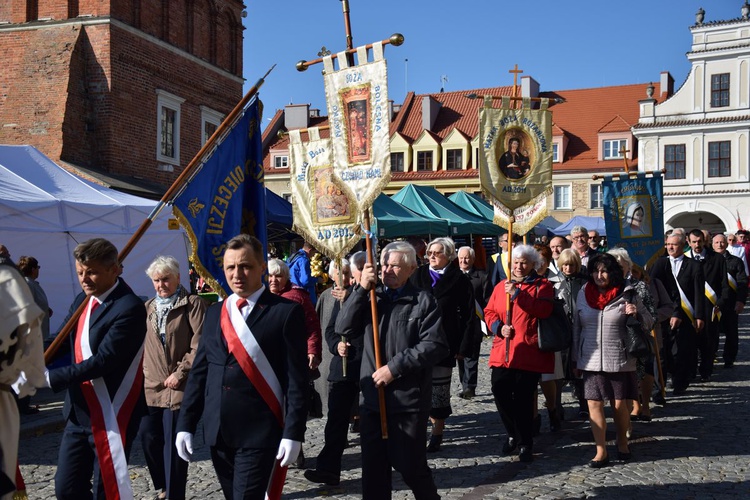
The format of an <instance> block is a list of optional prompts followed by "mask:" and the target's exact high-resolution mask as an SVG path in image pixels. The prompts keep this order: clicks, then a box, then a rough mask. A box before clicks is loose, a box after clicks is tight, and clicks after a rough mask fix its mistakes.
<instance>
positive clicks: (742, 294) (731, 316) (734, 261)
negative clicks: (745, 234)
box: [712, 233, 747, 368]
mask: <svg viewBox="0 0 750 500" xmlns="http://www.w3.org/2000/svg"><path fill="white" fill-rule="evenodd" d="M727 245H728V242H727V237H726V236H724V235H723V234H721V233H719V234H717V235H715V236H714V237H713V239H712V247H713V249H714V252H716V253H717V254H718V255H721V256H722V257H724V259H725V262H726V265H727V282H728V284H729V295H728V296H727V300H726V301H725V302H724V307H723V308H722V310H721V313H722V314H721V323H720V325H719V330H720V332H723V333H724V353H723V355H722V357H723V358H724V368H732V366H734V361H735V360H736V359H737V349H738V344H739V331H738V328H739V323H738V322H739V314H740V313H741V312H742V310H743V309H744V308H745V302H746V301H747V274H746V273H745V262H743V260H742V259H740V258H739V257H735V256H734V255H732V254H731V253H729V251H728V250H727ZM717 340H718V339H717ZM716 347H717V350H718V345H717V346H716Z"/></svg>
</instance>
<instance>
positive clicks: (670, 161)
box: [664, 144, 685, 180]
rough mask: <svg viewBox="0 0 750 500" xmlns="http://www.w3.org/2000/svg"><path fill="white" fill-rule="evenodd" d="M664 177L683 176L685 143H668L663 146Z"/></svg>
mask: <svg viewBox="0 0 750 500" xmlns="http://www.w3.org/2000/svg"><path fill="white" fill-rule="evenodd" d="M664 170H665V173H664V179H666V180H670V179H684V178H685V145H684V144H670V145H667V146H664Z"/></svg>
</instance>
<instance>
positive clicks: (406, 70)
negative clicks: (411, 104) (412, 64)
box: [404, 58, 409, 96]
mask: <svg viewBox="0 0 750 500" xmlns="http://www.w3.org/2000/svg"><path fill="white" fill-rule="evenodd" d="M408 93H409V59H408V58H407V59H404V96H406V94H408Z"/></svg>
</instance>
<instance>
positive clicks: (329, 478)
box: [305, 469, 341, 486]
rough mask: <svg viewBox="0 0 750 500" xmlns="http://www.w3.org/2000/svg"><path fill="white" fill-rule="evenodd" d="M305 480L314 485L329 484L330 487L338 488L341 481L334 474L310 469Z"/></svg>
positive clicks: (306, 472)
mask: <svg viewBox="0 0 750 500" xmlns="http://www.w3.org/2000/svg"><path fill="white" fill-rule="evenodd" d="M305 478H306V479H307V480H308V481H312V482H313V483H321V484H327V485H329V486H338V485H339V483H340V482H341V479H340V478H339V476H338V475H337V474H334V473H333V472H325V471H322V470H317V469H308V470H306V471H305Z"/></svg>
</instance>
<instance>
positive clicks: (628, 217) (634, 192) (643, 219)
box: [602, 172, 664, 267]
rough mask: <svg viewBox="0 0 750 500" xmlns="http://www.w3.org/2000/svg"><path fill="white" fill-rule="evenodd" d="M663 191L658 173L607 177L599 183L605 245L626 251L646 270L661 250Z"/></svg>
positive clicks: (662, 245) (661, 180) (662, 239)
mask: <svg viewBox="0 0 750 500" xmlns="http://www.w3.org/2000/svg"><path fill="white" fill-rule="evenodd" d="M663 193H664V189H663V179H662V176H661V173H660V172H654V173H653V175H652V176H648V177H647V176H646V174H645V173H639V174H638V175H637V177H635V178H633V177H630V178H629V177H628V176H627V175H625V174H623V175H619V176H616V177H613V176H606V177H605V178H604V180H603V181H602V194H603V198H604V224H605V227H606V229H607V244H608V245H609V247H610V248H613V247H616V246H619V247H623V248H625V249H627V251H628V254H629V255H630V258H631V259H632V260H633V262H635V263H636V264H638V265H639V266H643V267H646V266H647V265H648V264H650V263H651V262H652V261H653V259H655V258H656V257H658V255H660V254H661V251H662V250H663V249H664V204H663V199H664V195H663Z"/></svg>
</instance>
